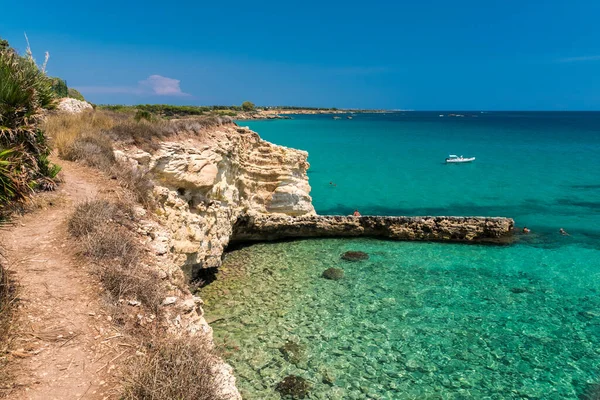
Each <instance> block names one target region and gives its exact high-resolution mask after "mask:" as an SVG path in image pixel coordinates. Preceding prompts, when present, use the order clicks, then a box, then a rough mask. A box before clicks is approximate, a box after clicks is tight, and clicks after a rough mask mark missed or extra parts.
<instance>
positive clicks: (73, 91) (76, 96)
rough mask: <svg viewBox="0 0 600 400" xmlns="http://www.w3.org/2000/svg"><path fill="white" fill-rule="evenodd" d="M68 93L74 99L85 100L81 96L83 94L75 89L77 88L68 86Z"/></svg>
mask: <svg viewBox="0 0 600 400" xmlns="http://www.w3.org/2000/svg"><path fill="white" fill-rule="evenodd" d="M68 94H69V97H71V98H73V99H75V100H80V101H85V98H84V97H83V95H82V94H81V93H79V90H77V89H73V88H69V90H68Z"/></svg>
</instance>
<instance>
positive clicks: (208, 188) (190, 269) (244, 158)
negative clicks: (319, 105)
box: [124, 124, 315, 278]
mask: <svg viewBox="0 0 600 400" xmlns="http://www.w3.org/2000/svg"><path fill="white" fill-rule="evenodd" d="M124 153H125V154H126V157H127V158H129V159H130V160H134V163H136V164H137V165H138V166H139V167H140V168H143V169H145V170H148V171H149V172H150V173H151V174H152V177H153V180H154V183H155V185H156V186H155V190H154V191H155V195H156V197H157V199H158V202H159V204H160V206H161V207H160V210H159V213H160V214H161V219H162V220H163V222H164V223H165V225H166V227H167V228H168V229H169V230H170V231H171V235H170V239H169V243H168V247H169V249H170V250H171V252H172V253H173V254H174V255H175V256H176V257H177V258H178V260H177V262H179V264H180V265H181V266H182V268H183V270H184V272H185V273H186V275H187V276H188V278H193V277H194V275H195V273H196V271H197V270H198V269H200V268H207V267H216V266H219V265H220V264H221V256H222V254H223V251H224V250H225V248H226V247H227V245H228V243H229V239H230V237H231V234H232V227H233V225H234V223H235V221H237V219H238V218H239V217H240V216H241V215H243V214H245V213H248V212H253V213H258V214H280V215H287V216H302V215H313V214H314V213H315V211H314V208H313V206H312V199H311V197H310V195H309V193H310V186H309V184H308V177H307V175H306V171H307V169H308V167H309V164H308V162H307V157H308V153H306V152H304V151H300V150H295V149H290V148H287V147H283V146H277V145H274V144H271V143H269V142H266V141H264V140H262V139H260V137H259V136H258V134H256V133H255V132H252V131H251V130H249V129H247V128H241V127H238V126H236V125H234V124H224V125H221V126H219V127H217V128H212V129H210V130H208V131H203V132H195V133H194V134H193V135H188V136H187V137H186V138H185V139H183V138H177V137H176V138H174V140H172V141H165V142H162V143H160V145H159V146H158V150H156V151H154V152H153V153H147V152H144V151H142V150H139V149H130V150H129V151H125V152H124Z"/></svg>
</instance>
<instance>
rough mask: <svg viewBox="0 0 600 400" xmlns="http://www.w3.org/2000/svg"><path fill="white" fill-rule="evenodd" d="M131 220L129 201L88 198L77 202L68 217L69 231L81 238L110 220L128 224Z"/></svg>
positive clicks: (132, 216)
mask: <svg viewBox="0 0 600 400" xmlns="http://www.w3.org/2000/svg"><path fill="white" fill-rule="evenodd" d="M133 220H134V213H133V208H132V206H131V204H129V203H125V202H109V201H107V200H88V201H85V202H83V203H81V204H79V205H78V206H77V207H76V208H75V211H74V212H73V214H72V215H71V217H70V218H69V233H70V234H71V235H73V236H75V237H76V238H81V237H83V236H87V235H89V234H91V233H94V232H95V231H96V230H97V229H98V228H99V227H101V226H105V225H107V224H109V223H111V222H112V223H117V224H120V225H129V224H128V222H130V221H133Z"/></svg>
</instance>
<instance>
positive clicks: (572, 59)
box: [558, 56, 600, 63]
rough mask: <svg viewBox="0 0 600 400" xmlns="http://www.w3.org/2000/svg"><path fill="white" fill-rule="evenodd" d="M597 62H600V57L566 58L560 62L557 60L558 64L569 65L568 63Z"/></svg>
mask: <svg viewBox="0 0 600 400" xmlns="http://www.w3.org/2000/svg"><path fill="white" fill-rule="evenodd" d="M597 60H600V56H583V57H568V58H561V59H560V60H558V62H561V63H570V62H580V61H597Z"/></svg>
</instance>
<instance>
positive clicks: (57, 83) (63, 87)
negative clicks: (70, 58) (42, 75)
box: [50, 78, 69, 99]
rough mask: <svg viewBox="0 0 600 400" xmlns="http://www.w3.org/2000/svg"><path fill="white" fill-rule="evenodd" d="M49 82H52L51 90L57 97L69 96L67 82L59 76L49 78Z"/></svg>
mask: <svg viewBox="0 0 600 400" xmlns="http://www.w3.org/2000/svg"><path fill="white" fill-rule="evenodd" d="M50 82H52V91H53V92H54V94H55V95H56V97H58V98H59V99H62V98H63V97H69V88H68V87H67V82H65V81H64V80H62V79H60V78H50Z"/></svg>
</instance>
